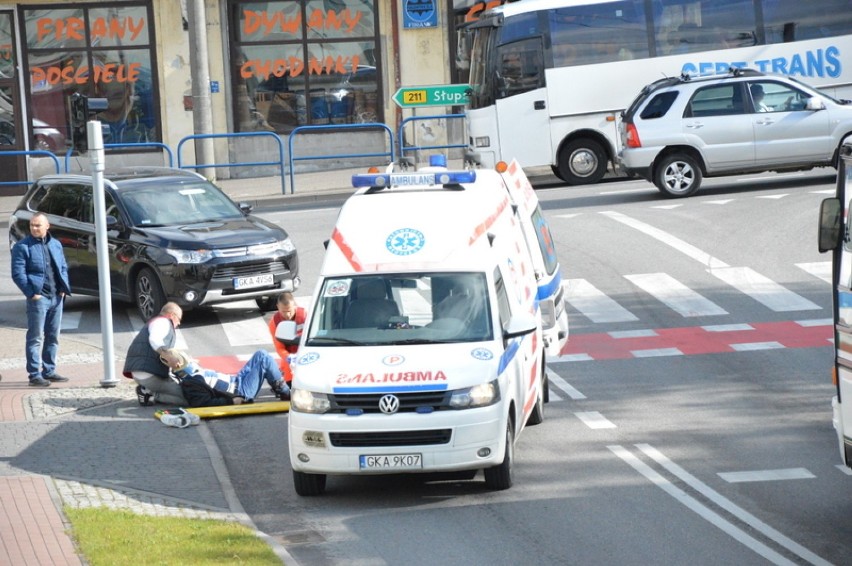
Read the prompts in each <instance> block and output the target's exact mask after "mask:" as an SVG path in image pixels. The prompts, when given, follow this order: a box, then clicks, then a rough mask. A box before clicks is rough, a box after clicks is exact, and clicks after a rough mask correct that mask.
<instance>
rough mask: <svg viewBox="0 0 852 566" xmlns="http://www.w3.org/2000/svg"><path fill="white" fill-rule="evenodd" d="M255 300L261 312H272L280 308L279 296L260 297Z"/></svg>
mask: <svg viewBox="0 0 852 566" xmlns="http://www.w3.org/2000/svg"><path fill="white" fill-rule="evenodd" d="M254 302H255V303H256V304H257V308H259V309H260V312H272V311H274V310H276V309H277V308H278V297H258V298H256V299H255V300H254Z"/></svg>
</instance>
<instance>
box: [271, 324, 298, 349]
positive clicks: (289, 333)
mask: <svg viewBox="0 0 852 566" xmlns="http://www.w3.org/2000/svg"><path fill="white" fill-rule="evenodd" d="M275 339H276V340H278V341H279V342H281V343H282V344H284V345H285V346H297V345H298V344H299V337H298V336H296V321H294V320H282V321H281V322H279V323H278V326H276V327H275Z"/></svg>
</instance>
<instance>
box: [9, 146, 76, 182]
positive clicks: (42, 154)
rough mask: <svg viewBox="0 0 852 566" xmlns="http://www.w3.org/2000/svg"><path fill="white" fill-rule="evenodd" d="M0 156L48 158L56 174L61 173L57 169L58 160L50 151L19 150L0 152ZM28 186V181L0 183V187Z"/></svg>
mask: <svg viewBox="0 0 852 566" xmlns="http://www.w3.org/2000/svg"><path fill="white" fill-rule="evenodd" d="M0 155H4V156H5V155H9V156H12V155H39V156H43V157H49V158H51V159H53V164H54V165H56V172H57V173H59V172H61V170H60V169H59V159H58V158H57V157H56V156H55V155H54V154H53V152H52V151H45V150H43V149H33V150H30V151H24V150H20V151H17V150H16V151H0ZM29 184H30V181H29V180H26V181H3V182H0V186H2V185H29Z"/></svg>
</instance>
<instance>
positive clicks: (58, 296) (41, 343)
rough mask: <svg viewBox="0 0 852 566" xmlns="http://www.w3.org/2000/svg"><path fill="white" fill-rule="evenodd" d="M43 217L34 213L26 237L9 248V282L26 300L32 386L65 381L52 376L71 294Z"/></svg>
mask: <svg viewBox="0 0 852 566" xmlns="http://www.w3.org/2000/svg"><path fill="white" fill-rule="evenodd" d="M49 228H50V223H49V222H48V221H47V217H46V216H45V215H44V214H43V213H41V212H36V213H35V214H34V215H33V217H32V218H31V219H30V235H29V236H27V237H26V238H24V239H23V240H21V241H19V242H18V243H17V244H15V247H13V248H12V280H13V281H14V282H15V285H17V286H18V288H19V289H20V290H21V292H22V293H23V294H24V296H25V297H26V299H27V374H28V375H29V378H30V385H31V386H33V387H47V386H49V385H50V382H51V381H68V378H67V377H62V376H61V375H59V374H58V373H56V353H57V351H58V349H59V328H60V326H61V325H62V306H63V303H64V302H65V297H66V295H70V294H71V284H70V283H69V282H68V264H67V263H66V262H65V254H64V253H63V251H62V244H61V243H60V242H59V240H57V239H55V238H52V237H51V236H50V234H48V232H47V231H48V229H49Z"/></svg>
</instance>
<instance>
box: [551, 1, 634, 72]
mask: <svg viewBox="0 0 852 566" xmlns="http://www.w3.org/2000/svg"><path fill="white" fill-rule="evenodd" d="M548 18H549V20H550V22H549V23H550V34H551V38H552V52H553V66H554V67H569V66H572V65H589V64H592V63H602V62H608V61H624V60H627V59H644V58H646V57H648V56H649V55H650V54H649V51H648V32H647V28H646V21H645V11H644V8H643V2H642V1H641V0H632V1H625V2H607V3H605V4H592V5H586V6H575V7H571V8H558V9H556V10H552V11H550V13H549V15H548Z"/></svg>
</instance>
